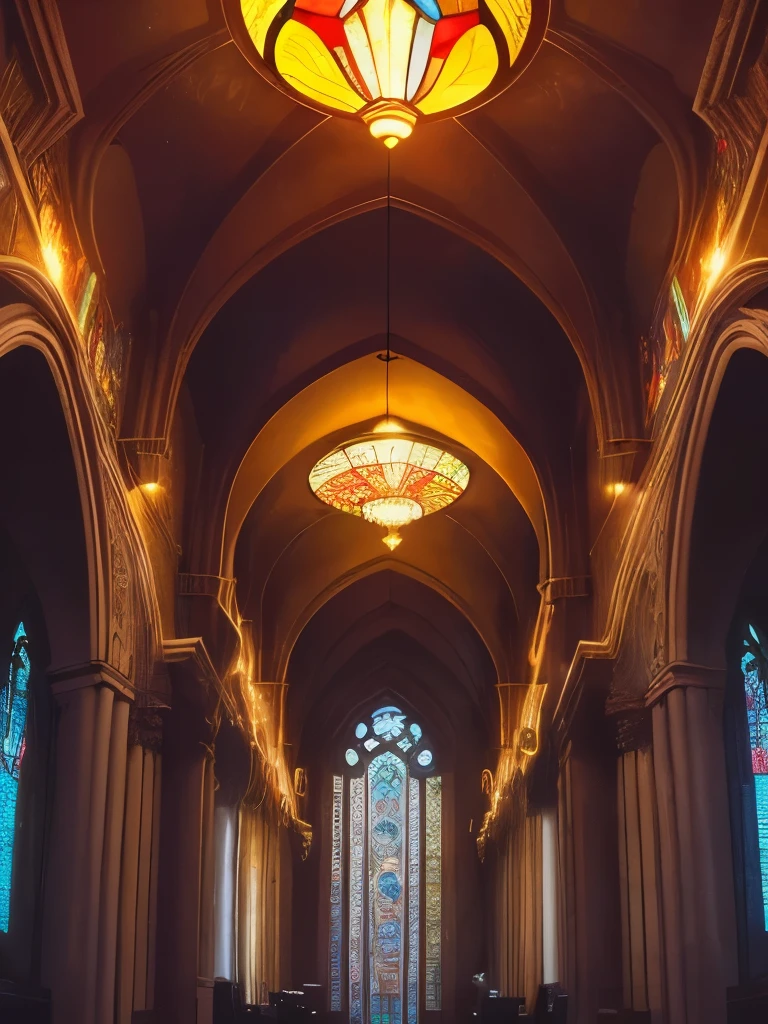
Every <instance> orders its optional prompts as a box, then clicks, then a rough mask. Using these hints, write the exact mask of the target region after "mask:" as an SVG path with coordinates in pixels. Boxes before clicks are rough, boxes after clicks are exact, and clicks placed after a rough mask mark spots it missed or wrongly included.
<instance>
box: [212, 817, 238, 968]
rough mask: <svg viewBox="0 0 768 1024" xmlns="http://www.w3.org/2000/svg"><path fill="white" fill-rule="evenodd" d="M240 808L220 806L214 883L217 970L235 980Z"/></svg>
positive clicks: (216, 821) (217, 820) (215, 963)
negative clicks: (238, 809)
mask: <svg viewBox="0 0 768 1024" xmlns="http://www.w3.org/2000/svg"><path fill="white" fill-rule="evenodd" d="M237 818H238V815H237V808H236V807H231V806H230V807H226V806H225V807H217V808H216V811H215V818H214V823H215V824H214V830H215V835H216V877H215V883H214V916H215V921H214V929H215V949H214V967H213V972H214V975H215V977H217V978H227V979H229V980H230V981H234V980H235V976H234V972H235V885H236V878H237V867H236V858H237Z"/></svg>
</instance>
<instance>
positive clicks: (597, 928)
mask: <svg viewBox="0 0 768 1024" xmlns="http://www.w3.org/2000/svg"><path fill="white" fill-rule="evenodd" d="M588 710H589V709H587V712H588ZM585 723H586V725H585V728H584V729H582V728H580V727H579V726H577V727H576V728H574V729H573V730H572V732H573V740H572V743H571V744H570V746H568V747H567V748H566V750H565V751H564V752H563V757H562V759H561V765H560V778H559V782H558V791H559V808H558V817H559V825H560V850H559V852H560V858H561V876H560V903H561V913H562V918H561V926H560V929H559V931H560V935H561V938H562V941H563V947H564V955H563V957H562V961H561V964H560V978H559V979H558V980H559V981H560V983H561V984H562V985H563V986H564V987H565V990H566V991H567V993H568V996H569V1001H570V1002H569V1005H570V1007H572V1009H569V1020H571V1018H572V1019H573V1024H594V1021H595V1018H596V1016H597V1011H598V1010H599V1009H602V1008H613V1007H615V1006H617V1005H619V1003H620V1000H621V994H620V983H619V979H620V977H621V953H620V950H621V920H620V913H619V908H618V892H619V878H618V849H617V845H618V844H617V828H616V765H615V746H614V745H613V743H612V742H611V743H610V744H609V743H608V742H607V740H608V737H607V736H606V737H603V736H601V735H600V729H599V723H600V719H599V718H597V717H596V712H595V709H592V713H585ZM587 726H588V727H587Z"/></svg>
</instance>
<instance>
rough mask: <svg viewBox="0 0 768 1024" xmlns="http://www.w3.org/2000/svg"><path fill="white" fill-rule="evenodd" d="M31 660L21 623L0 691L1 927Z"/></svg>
mask: <svg viewBox="0 0 768 1024" xmlns="http://www.w3.org/2000/svg"><path fill="white" fill-rule="evenodd" d="M29 672H30V662H29V654H28V652H27V634H26V630H25V629H24V623H19V626H18V628H17V630H16V633H15V634H14V637H13V655H12V657H11V664H10V666H9V668H8V675H7V679H6V681H5V684H4V686H3V689H2V690H1V691H0V931H3V932H7V931H8V927H9V924H10V917H11V885H12V881H13V847H14V843H15V839H16V799H17V796H18V791H19V777H20V774H21V763H22V760H23V758H24V750H25V747H26V729H27V703H28V696H29V692H28V688H29Z"/></svg>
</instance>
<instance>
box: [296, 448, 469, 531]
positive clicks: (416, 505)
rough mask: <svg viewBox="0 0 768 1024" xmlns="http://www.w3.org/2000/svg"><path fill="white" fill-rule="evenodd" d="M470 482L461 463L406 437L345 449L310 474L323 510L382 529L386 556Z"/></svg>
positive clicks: (339, 450) (338, 450)
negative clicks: (404, 533)
mask: <svg viewBox="0 0 768 1024" xmlns="http://www.w3.org/2000/svg"><path fill="white" fill-rule="evenodd" d="M468 483H469V469H467V467H466V466H465V465H464V463H463V462H462V461H461V459H458V458H457V457H456V456H455V455H451V453H450V452H447V451H444V450H443V449H442V448H435V447H433V446H432V445H428V444H424V443H423V442H421V441H413V440H410V439H408V438H406V437H373V438H370V439H369V440H365V441H357V442H355V443H354V444H347V445H343V446H342V447H341V448H336V449H334V451H332V452H331V453H330V454H328V455H326V456H325V458H324V459H321V460H320V461H319V462H318V463H317V464H316V465H315V466H314V467H313V469H312V472H311V473H310V474H309V486H310V487H311V488H312V492H313V493H314V494H315V496H316V497H318V498H319V499H320V500H321V501H324V502H325V504H326V505H331V506H332V507H333V508H337V509H339V510H340V511H341V512H348V513H349V514H350V515H353V516H361V517H362V518H363V519H365V520H366V521H367V522H369V523H375V524H376V525H377V526H381V527H383V528H384V529H385V530H386V531H387V533H386V536H385V537H384V538H383V541H384V543H385V544H386V545H387V547H388V548H389V550H390V551H394V550H395V548H396V547H397V545H398V544H399V543H400V541H401V540H402V537H401V536H400V530H401V528H402V527H403V526H407V525H408V524H409V523H412V522H413V521H414V520H415V519H421V517H422V516H428V515H430V514H431V513H432V512H439V511H440V509H443V508H447V506H448V505H451V504H452V503H453V502H454V501H456V499H457V498H460V497H461V495H462V494H463V493H464V491H465V489H466V486H467V484H468Z"/></svg>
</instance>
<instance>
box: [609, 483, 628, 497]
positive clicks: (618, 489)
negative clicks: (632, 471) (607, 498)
mask: <svg viewBox="0 0 768 1024" xmlns="http://www.w3.org/2000/svg"><path fill="white" fill-rule="evenodd" d="M626 488H627V485H626V484H625V483H622V482H621V481H618V482H617V483H615V484H609V486H608V493H609V494H612V495H613V496H614V498H618V496H619V495H620V494H623V493H624V491H625V490H626Z"/></svg>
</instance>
